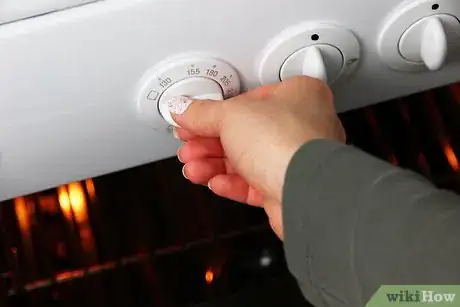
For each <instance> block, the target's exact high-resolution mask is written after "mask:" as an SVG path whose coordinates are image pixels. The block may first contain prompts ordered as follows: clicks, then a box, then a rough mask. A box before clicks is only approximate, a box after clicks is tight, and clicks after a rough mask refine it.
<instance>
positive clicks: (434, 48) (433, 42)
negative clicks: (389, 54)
mask: <svg viewBox="0 0 460 307" xmlns="http://www.w3.org/2000/svg"><path fill="white" fill-rule="evenodd" d="M458 39H460V21H459V20H458V19H457V18H455V17H454V16H452V15H448V14H438V15H434V16H430V17H426V18H424V19H422V20H420V21H418V22H416V23H415V24H413V25H412V26H411V27H410V28H409V29H408V30H407V31H406V32H405V33H404V34H403V36H402V37H401V41H400V43H399V50H400V53H401V55H402V56H403V57H404V58H405V59H406V60H408V61H411V62H418V63H423V64H425V66H426V67H427V68H428V69H429V70H432V71H436V70H439V69H441V68H442V67H443V66H444V64H445V63H446V60H447V55H448V53H449V50H450V49H453V47H454V45H455V44H456V43H457V42H458Z"/></svg>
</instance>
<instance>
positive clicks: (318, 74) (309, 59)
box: [302, 46, 328, 83]
mask: <svg viewBox="0 0 460 307" xmlns="http://www.w3.org/2000/svg"><path fill="white" fill-rule="evenodd" d="M302 74H303V75H304V76H310V77H312V78H316V79H320V80H321V81H323V82H324V83H328V76H327V70H326V63H324V58H323V54H322V53H321V50H320V49H319V48H318V47H316V46H311V47H307V48H306V50H305V59H304V63H303V68H302Z"/></svg>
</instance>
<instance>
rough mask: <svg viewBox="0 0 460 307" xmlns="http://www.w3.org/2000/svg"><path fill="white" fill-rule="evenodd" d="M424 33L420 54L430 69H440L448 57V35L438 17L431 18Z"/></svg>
mask: <svg viewBox="0 0 460 307" xmlns="http://www.w3.org/2000/svg"><path fill="white" fill-rule="evenodd" d="M425 23H426V25H425V29H424V30H423V34H422V47H421V48H420V54H421V56H422V60H423V62H424V63H425V65H426V66H427V67H428V69H429V70H433V71H435V70H439V69H441V68H442V66H444V63H445V62H446V58H447V37H446V32H445V31H444V26H443V25H442V22H441V20H440V19H439V18H438V17H432V18H429V19H428V20H427V21H426V22H425Z"/></svg>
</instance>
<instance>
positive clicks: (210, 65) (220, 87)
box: [136, 53, 241, 132]
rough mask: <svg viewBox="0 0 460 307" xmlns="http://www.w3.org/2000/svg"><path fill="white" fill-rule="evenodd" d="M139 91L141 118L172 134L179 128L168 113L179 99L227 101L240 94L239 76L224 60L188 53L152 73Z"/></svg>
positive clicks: (149, 124)
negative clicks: (181, 97)
mask: <svg viewBox="0 0 460 307" xmlns="http://www.w3.org/2000/svg"><path fill="white" fill-rule="evenodd" d="M139 84H140V86H139V88H138V90H137V96H136V109H137V112H138V116H139V118H140V119H141V120H143V121H144V122H145V123H146V124H147V125H148V126H151V127H152V128H154V129H155V130H157V131H159V132H161V131H163V132H170V131H171V129H170V128H171V127H170V126H171V125H174V126H177V125H176V123H175V122H174V121H173V119H172V118H171V114H170V113H169V110H168V105H167V104H168V102H169V100H171V98H173V97H175V96H188V97H191V98H195V99H209V100H224V99H228V98H231V97H233V96H236V95H238V94H239V93H240V89H241V83H240V78H239V74H238V72H237V71H236V70H235V68H233V66H232V65H230V64H229V63H227V62H225V61H224V60H221V59H218V58H215V57H211V56H207V55H204V54H202V53H186V54H181V55H177V56H174V57H171V58H168V59H166V60H164V61H163V62H161V63H159V64H158V65H156V66H155V67H152V68H151V69H150V70H148V71H147V72H146V73H145V74H144V76H143V77H142V79H141V81H140V83H139Z"/></svg>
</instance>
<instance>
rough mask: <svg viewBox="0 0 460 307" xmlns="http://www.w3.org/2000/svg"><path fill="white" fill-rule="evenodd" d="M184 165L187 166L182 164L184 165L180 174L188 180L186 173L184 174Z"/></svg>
mask: <svg viewBox="0 0 460 307" xmlns="http://www.w3.org/2000/svg"><path fill="white" fill-rule="evenodd" d="M186 166H187V165H184V167H182V176H184V178H185V179H187V180H188V177H187V175H185V167H186Z"/></svg>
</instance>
